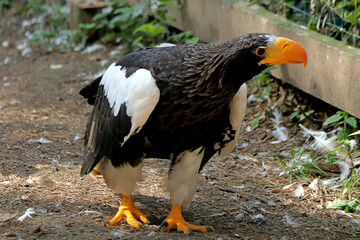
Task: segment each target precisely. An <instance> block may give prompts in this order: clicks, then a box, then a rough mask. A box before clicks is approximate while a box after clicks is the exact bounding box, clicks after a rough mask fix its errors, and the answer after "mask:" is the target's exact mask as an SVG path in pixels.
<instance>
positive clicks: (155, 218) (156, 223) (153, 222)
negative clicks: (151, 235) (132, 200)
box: [146, 215, 165, 225]
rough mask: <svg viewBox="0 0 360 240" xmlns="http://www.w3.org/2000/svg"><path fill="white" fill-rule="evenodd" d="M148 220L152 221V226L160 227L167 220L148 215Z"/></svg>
mask: <svg viewBox="0 0 360 240" xmlns="http://www.w3.org/2000/svg"><path fill="white" fill-rule="evenodd" d="M146 218H147V219H148V220H149V221H150V224H152V225H160V224H161V223H162V222H163V221H164V219H165V218H161V219H160V218H158V217H156V216H154V215H146Z"/></svg>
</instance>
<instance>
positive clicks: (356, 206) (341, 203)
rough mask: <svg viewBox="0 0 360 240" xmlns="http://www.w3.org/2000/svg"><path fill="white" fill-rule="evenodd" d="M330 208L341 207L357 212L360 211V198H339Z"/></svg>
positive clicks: (341, 208) (347, 210)
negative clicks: (349, 199)
mask: <svg viewBox="0 0 360 240" xmlns="http://www.w3.org/2000/svg"><path fill="white" fill-rule="evenodd" d="M329 208H332V209H340V210H344V211H345V212H355V211H360V202H359V200H358V199H354V200H351V201H347V200H341V199H338V200H336V201H335V202H334V203H332V204H331V205H330V206H329Z"/></svg>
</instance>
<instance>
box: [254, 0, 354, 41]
mask: <svg viewBox="0 0 360 240" xmlns="http://www.w3.org/2000/svg"><path fill="white" fill-rule="evenodd" d="M253 2H254V3H257V4H259V5H262V6H264V7H265V8H266V9H268V10H269V11H271V12H274V13H278V14H281V15H284V16H286V18H287V19H290V20H292V21H294V22H297V23H299V24H301V25H303V26H306V27H307V28H309V29H312V30H316V31H318V32H320V33H323V34H326V35H328V36H331V37H333V38H335V39H338V40H341V41H343V42H345V43H347V44H353V45H354V46H357V47H360V41H359V25H360V4H359V1H358V0H356V1H327V0H318V1H310V0H306V1H301V4H299V3H300V2H299V1H295V0H284V1H280V0H254V1H253Z"/></svg>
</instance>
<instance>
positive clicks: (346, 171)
mask: <svg viewBox="0 0 360 240" xmlns="http://www.w3.org/2000/svg"><path fill="white" fill-rule="evenodd" d="M334 163H335V164H336V165H338V166H339V167H340V170H341V175H340V180H341V181H342V180H344V179H346V178H347V177H348V176H349V175H350V165H349V164H348V163H347V162H344V161H335V162H334Z"/></svg>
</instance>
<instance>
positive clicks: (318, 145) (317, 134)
mask: <svg viewBox="0 0 360 240" xmlns="http://www.w3.org/2000/svg"><path fill="white" fill-rule="evenodd" d="M299 126H300V127H301V128H302V129H303V131H304V136H305V137H307V140H309V138H310V137H313V138H314V139H315V140H314V141H313V142H312V143H311V144H310V148H312V149H314V150H316V151H318V152H322V153H327V152H330V151H333V150H334V149H335V148H337V147H338V146H339V145H338V143H337V142H336V140H337V136H336V135H334V136H332V137H330V138H328V136H327V133H326V132H324V131H314V130H311V129H309V128H306V127H305V126H304V125H302V124H299Z"/></svg>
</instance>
